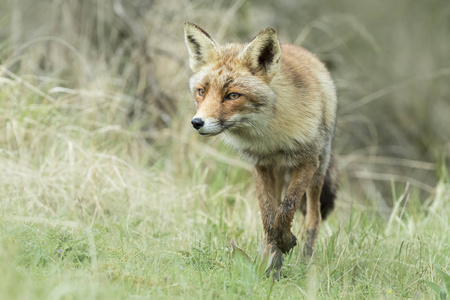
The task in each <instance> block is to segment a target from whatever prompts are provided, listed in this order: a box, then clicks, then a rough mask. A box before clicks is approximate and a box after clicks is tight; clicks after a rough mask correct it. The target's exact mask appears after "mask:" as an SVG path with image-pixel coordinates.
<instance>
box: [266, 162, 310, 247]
mask: <svg viewBox="0 0 450 300" xmlns="http://www.w3.org/2000/svg"><path fill="white" fill-rule="evenodd" d="M316 169H317V164H306V165H303V166H302V167H301V168H297V169H294V170H293V171H292V174H291V180H290V182H289V186H288V189H287V191H286V196H285V197H284V200H283V201H282V202H281V205H280V206H279V207H278V209H277V213H276V215H275V218H274V221H273V227H272V230H271V232H270V236H269V241H270V243H273V244H275V245H276V246H277V248H278V249H280V250H281V251H282V252H283V253H287V252H289V251H290V250H291V249H292V248H293V247H294V246H295V245H297V238H296V237H295V236H294V235H293V234H292V232H291V227H292V221H293V219H294V215H295V212H296V211H297V210H298V209H299V206H300V199H301V198H302V197H303V195H304V194H305V192H306V190H307V189H308V187H309V185H310V183H311V179H312V177H313V176H314V173H315V172H316ZM308 204H309V203H308ZM314 224H315V222H314Z"/></svg>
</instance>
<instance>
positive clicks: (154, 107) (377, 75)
mask: <svg viewBox="0 0 450 300" xmlns="http://www.w3.org/2000/svg"><path fill="white" fill-rule="evenodd" d="M185 21H190V22H194V23H196V24H198V25H200V26H201V27H203V28H204V29H205V30H206V31H208V32H209V33H210V34H211V35H212V36H213V37H214V38H215V39H217V40H218V41H219V42H228V41H239V42H247V41H249V40H250V39H251V38H252V37H253V36H254V35H255V34H256V33H257V32H258V31H259V30H261V29H262V28H264V27H268V26H270V27H273V28H275V29H276V30H277V32H278V34H279V38H280V40H281V42H282V43H293V44H296V45H301V46H303V47H305V48H307V49H309V50H311V51H313V52H314V53H316V54H317V55H318V56H319V57H320V58H321V59H322V60H323V61H324V62H325V63H326V64H327V65H328V67H329V69H330V70H331V73H332V76H333V78H334V80H335V81H336V84H337V88H338V93H339V101H340V107H339V120H338V131H337V134H336V139H335V153H336V154H337V155H338V157H339V161H340V162H339V166H340V169H341V174H342V176H341V182H342V184H341V185H342V186H343V189H342V192H341V198H342V199H343V200H344V201H347V200H348V202H351V201H353V200H354V199H358V200H357V201H362V202H364V201H372V202H373V203H375V205H376V206H377V207H378V208H380V209H381V210H383V209H385V208H386V207H387V206H390V205H391V198H392V194H391V188H392V186H393V184H394V182H395V185H405V184H406V183H409V184H411V186H412V187H413V188H414V189H415V190H417V192H418V193H420V194H421V195H424V196H427V195H429V194H432V193H434V186H435V185H436V182H437V181H438V180H439V178H440V176H441V175H442V172H443V171H445V170H446V169H447V168H448V162H446V159H447V158H448V156H449V154H450V138H449V137H450V118H449V115H450V99H449V98H450V96H449V95H450V84H449V82H450V3H449V2H448V1H446V0H441V1H439V0H433V1H409V0H399V1H388V0H383V1H372V2H370V3H369V2H361V1H359V2H358V1H351V0H339V1H329V2H321V1H312V0H304V1H293V0H291V1H289V0H282V1H259V0H258V1H257V0H247V1H245V0H235V1H224V0H221V1H214V2H213V1H202V0H196V1H187V0H186V1H175V0H164V1H158V0H155V1H152V0H145V1H144V0H133V1H121V0H111V1H106V0H98V1H94V0H83V1H76V0H54V1H33V0H20V1H18V0H17V1H16V0H9V1H1V3H0V63H1V69H0V79H2V81H0V83H1V84H2V85H3V86H5V85H7V84H8V81H9V80H13V81H16V82H19V83H20V88H23V89H25V90H29V91H34V92H35V93H34V95H35V96H34V97H33V98H32V100H27V101H32V102H33V101H34V103H48V104H49V105H50V106H51V107H52V108H56V111H55V110H51V111H48V112H46V111H45V110H44V111H42V107H41V108H40V111H32V109H31V110H27V111H28V112H26V113H29V114H36V115H37V117H36V118H37V119H39V124H41V125H42V124H45V126H47V127H45V128H48V127H51V128H53V130H54V131H53V132H52V134H49V135H47V136H46V135H45V134H43V133H42V132H41V134H42V138H45V139H47V140H48V141H47V142H46V143H43V144H44V145H45V146H44V147H36V149H34V150H33V151H35V152H32V153H31V154H30V159H31V161H33V159H34V160H36V159H38V157H39V154H38V153H41V154H42V153H46V151H49V149H51V144H52V142H54V140H53V138H52V136H53V134H54V133H55V132H58V131H60V130H62V128H66V127H64V126H69V125H73V126H74V127H77V128H78V129H77V130H76V133H74V132H72V133H71V134H72V135H74V134H76V135H77V136H78V137H81V138H84V139H85V145H86V146H87V147H97V146H98V145H99V144H100V145H103V146H101V147H100V148H101V149H108V151H109V152H110V153H113V154H114V155H118V156H119V157H122V158H124V157H126V159H127V161H130V160H131V161H133V162H135V163H136V164H139V165H143V166H146V167H148V168H154V169H155V168H156V169H157V170H160V171H161V172H166V174H171V176H173V177H175V178H176V179H178V180H180V181H182V180H183V178H186V177H188V176H190V174H192V170H193V168H194V167H195V168H198V167H199V168H209V169H210V170H212V172H214V171H215V170H219V169H217V167H216V162H217V161H220V162H221V163H225V164H228V165H230V166H232V167H234V166H238V167H239V168H241V169H242V170H246V169H249V166H247V165H246V164H244V163H242V162H240V160H239V158H238V157H237V156H236V155H235V154H234V153H232V152H230V151H228V150H227V149H226V147H224V146H223V145H222V144H221V143H220V142H219V141H218V140H216V139H204V138H199V137H197V136H196V135H195V132H193V131H192V130H191V128H190V124H189V120H190V118H191V117H192V115H193V112H194V105H193V100H192V99H191V96H190V94H189V91H188V87H187V80H188V77H189V75H190V70H189V68H188V65H187V51H186V49H185V45H184V40H183V23H184V22H185ZM15 97H16V96H14V95H13V94H11V93H9V92H5V93H3V94H2V99H1V100H0V101H1V103H2V107H3V109H4V112H7V111H8V112H11V111H14V110H17V107H18V106H20V105H23V102H22V101H21V100H20V99H15ZM13 98H14V101H10V100H11V99H13ZM7 99H9V100H7ZM27 103H28V104H30V103H29V102H27ZM31 107H32V106H31ZM22 113H23V111H22ZM26 113H25V114H26ZM22 117H23V118H27V117H28V118H29V117H30V116H27V115H24V116H22ZM11 120H12V119H11V118H8V116H7V115H5V114H4V117H3V120H2V121H4V125H2V126H3V127H4V129H5V131H4V132H7V134H4V133H2V135H1V137H0V139H1V143H2V145H7V146H5V147H4V148H5V149H6V148H8V149H9V151H11V153H13V152H14V151H15V150H18V147H19V146H18V145H14V143H13V142H12V139H14V137H13V136H14V134H11V135H10V134H9V133H10V132H13V130H12V129H11V128H10V127H8V126H7V124H10V123H11ZM28 126H29V127H28V128H27V130H28V131H27V132H28V134H29V135H32V136H33V135H34V134H35V133H36V132H35V131H33V130H37V131H38V130H39V129H38V127H36V126H37V125H36V123H34V124H33V123H32V122H31V123H30V124H28ZM33 126H34V127H33ZM8 128H9V129H8ZM8 130H10V131H8ZM11 130H12V131H11ZM93 132H97V133H98V135H96V134H93ZM130 132H132V134H130ZM28 146H29V147H33V144H32V142H30V145H28ZM205 157H206V158H205ZM203 158H205V159H203ZM35 163H36V164H39V163H41V162H38V161H35ZM230 172H231V171H230ZM244 172H245V171H244ZM228 173H229V172H228V171H227V175H229V174H228ZM236 176H242V175H236ZM246 177H248V179H246V181H245V182H246V183H248V184H249V185H251V178H250V176H247V175H246ZM423 199H427V197H423Z"/></svg>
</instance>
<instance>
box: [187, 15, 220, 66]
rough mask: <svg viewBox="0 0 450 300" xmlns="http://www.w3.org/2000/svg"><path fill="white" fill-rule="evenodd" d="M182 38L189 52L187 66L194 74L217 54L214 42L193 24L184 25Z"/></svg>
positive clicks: (217, 48) (216, 46) (216, 45)
mask: <svg viewBox="0 0 450 300" xmlns="http://www.w3.org/2000/svg"><path fill="white" fill-rule="evenodd" d="M184 38H185V41H186V45H187V47H188V50H189V64H190V66H191V69H192V71H194V72H197V71H198V69H199V68H200V67H201V66H203V65H204V64H205V63H207V62H208V61H210V60H211V59H214V58H215V56H216V55H217V54H218V53H219V45H218V44H217V43H216V41H215V40H213V39H212V38H211V37H210V36H209V34H207V33H206V31H204V30H203V29H201V28H200V27H198V26H197V25H195V24H192V23H184Z"/></svg>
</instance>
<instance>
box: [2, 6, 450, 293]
mask: <svg viewBox="0 0 450 300" xmlns="http://www.w3.org/2000/svg"><path fill="white" fill-rule="evenodd" d="M27 1H28V0H23V1H22V2H19V1H10V2H2V3H0V11H1V12H6V13H5V14H4V15H0V24H1V25H2V26H0V36H1V37H2V39H1V40H2V42H0V103H1V105H0V195H1V197H0V274H1V276H0V278H1V279H0V299H126V298H128V299H157V298H163V299H166V298H188V299H189V298H199V299H212V298H217V299H229V298H231V299H242V298H244V299H245V298H255V299H279V298H286V299H290V298H292V299H299V298H300V299H433V298H434V297H435V296H436V295H437V294H436V293H435V291H433V289H432V288H431V287H430V282H432V283H435V284H437V285H439V286H444V281H443V277H442V274H440V272H439V270H438V268H439V267H440V268H442V269H443V270H444V271H446V272H448V271H449V270H450V235H449V234H448V232H449V231H450V220H449V216H450V205H449V203H450V202H449V201H450V178H449V176H448V174H447V170H446V168H447V167H446V162H445V158H446V157H448V154H449V153H450V152H449V151H450V150H449V149H450V148H448V147H449V146H450V144H448V140H446V139H448V134H447V133H448V128H450V127H449V126H447V125H448V124H449V122H448V118H447V116H446V115H445V112H446V111H447V110H446V109H447V108H448V107H449V106H448V105H449V102H448V101H447V100H448V96H446V95H448V93H447V92H448V85H447V84H443V82H444V81H445V80H448V76H449V74H450V73H449V71H448V70H449V68H448V67H450V66H448V62H447V61H444V59H443V58H444V56H445V55H447V54H448V51H447V49H449V45H450V43H448V40H446V39H445V38H436V36H441V37H442V36H445V35H444V33H447V32H448V28H447V27H446V26H445V24H446V22H445V21H443V20H446V19H445V18H443V17H445V16H447V15H448V12H449V11H450V10H449V9H448V5H447V6H446V7H444V8H445V9H444V8H441V7H440V6H439V5H436V4H433V5H431V4H430V5H429V7H428V6H426V5H424V4H414V5H410V6H409V4H408V3H407V2H405V1H399V2H396V3H397V4H395V5H393V7H391V8H390V10H389V11H387V10H386V12H387V13H388V14H389V16H391V17H394V16H395V18H392V19H389V18H387V19H386V20H384V21H383V22H381V23H379V22H378V17H377V16H378V15H377V14H376V13H374V11H375V12H376V11H380V10H382V8H380V6H381V4H377V5H374V6H373V7H372V10H373V11H371V12H370V13H366V12H365V11H366V8H365V7H359V6H355V5H354V3H353V2H352V3H351V1H345V0H342V1H340V2H339V5H338V4H333V5H334V6H333V5H331V6H330V7H329V6H321V5H320V4H314V3H316V2H314V1H309V2H308V1H305V2H304V3H303V4H298V5H300V8H301V9H300V8H298V7H294V6H295V5H297V4H289V3H288V2H286V3H284V2H283V3H284V4H277V5H275V6H274V9H277V10H278V11H279V13H280V14H281V12H282V11H283V14H284V15H285V16H287V17H286V18H285V20H284V21H280V19H279V18H278V19H274V18H273V17H271V16H272V15H273V14H272V10H271V9H272V8H271V6H270V5H269V4H267V3H269V2H266V1H257V2H255V1H235V2H233V4H232V5H229V6H227V5H226V3H225V2H217V4H214V5H211V6H210V7H208V8H206V7H205V5H204V4H205V3H206V2H204V1H194V2H190V1H184V2H183V7H179V6H178V5H176V4H177V3H178V2H174V1H165V2H164V3H163V2H162V1H155V2H151V1H149V2H148V3H153V4H145V3H144V2H145V1H143V2H142V3H141V2H139V1H136V2H132V3H134V4H133V5H135V6H136V7H137V8H141V9H140V10H139V9H138V11H140V12H139V13H140V14H139V13H136V15H133V13H132V12H133V7H132V8H130V7H125V8H124V9H123V10H121V9H120V6H117V5H118V3H120V1H115V4H116V6H115V7H114V9H113V8H112V6H111V5H110V3H109V2H108V1H101V0H99V1H69V0H68V1H61V2H58V3H56V2H53V1H47V2H46V1H42V2H40V3H41V4H40V5H37V6H36V7H35V9H34V10H33V16H31V15H30V10H29V9H26V8H27V7H28V6H27V5H24V6H23V7H22V6H21V5H19V4H18V3H28V4H30V3H31V2H29V1H28V2H27ZM30 1H31V0H30ZM166 2H167V3H166ZM123 3H125V2H123ZM130 3H131V2H130ZM260 3H261V4H260ZM280 3H281V2H280ZM292 3H294V2H292ZM305 3H306V4H305ZM389 3H390V2H389ZM288 4H289V5H288ZM140 5H141V6H140ZM146 5H148V7H147V6H146ZM292 5H293V6H292ZM302 5H303V6H302ZM136 7H135V8H136ZM225 7H226V9H225ZM93 8H95V9H93ZM423 8H427V9H426V10H425V11H424V10H423ZM338 10H342V11H351V10H353V13H354V15H351V14H350V13H349V14H345V15H344V14H338V13H336V11H338ZM143 11H147V14H144V13H143ZM206 11H207V12H208V19H207V20H206V19H203V16H205V12H206ZM255 11H258V14H253V12H255ZM224 12H226V13H225V15H224ZM293 12H300V14H301V16H302V18H301V20H300V21H298V20H297V19H298V18H297V15H290V14H293ZM417 12H420V13H417ZM422 12H424V13H422ZM364 13H366V15H364ZM90 14H93V15H90ZM187 15H189V18H187ZM174 16H177V18H175V17H174ZM415 16H420V18H415ZM219 17H220V18H219ZM222 17H224V18H222ZM225 17H226V18H225ZM263 17H264V18H265V19H264V20H261V18H263ZM435 17H436V18H435ZM227 18H229V19H233V20H236V23H233V22H230V21H223V20H227ZM308 18H309V19H308ZM178 19H182V21H178ZM185 19H186V20H191V21H194V22H197V23H199V24H202V25H203V26H205V27H206V28H208V29H210V28H212V29H213V32H214V33H215V36H217V37H218V39H221V40H225V39H228V38H229V39H238V40H239V39H241V40H244V39H245V40H248V39H249V38H250V37H251V36H252V35H253V34H254V33H256V31H257V30H259V29H260V27H261V28H262V27H264V26H267V25H271V26H274V27H277V29H279V31H280V36H281V37H282V38H283V39H284V40H285V41H286V40H287V41H292V42H294V41H295V42H296V43H302V44H304V45H306V46H308V48H310V49H313V50H315V52H316V53H318V55H319V56H320V57H321V58H322V59H324V60H325V61H327V62H328V64H329V66H330V67H331V68H332V71H333V76H334V78H335V80H336V82H337V85H338V89H339V92H340V100H341V108H340V119H339V120H340V121H339V124H338V136H337V139H336V153H337V154H338V158H339V161H340V167H341V171H342V175H341V189H340V193H339V197H338V201H337V208H336V210H335V211H334V212H333V214H332V215H331V216H330V217H329V219H327V221H326V222H324V223H323V226H322V229H321V232H320V238H319V241H318V245H317V249H316V252H315V254H314V257H313V258H312V260H311V261H303V260H302V259H301V257H300V253H299V252H300V251H299V249H297V248H296V249H294V251H293V252H292V253H291V254H290V255H289V256H288V257H286V260H285V265H284V269H283V274H284V277H283V278H282V279H281V280H280V281H279V282H277V283H274V282H272V281H271V280H267V279H263V278H261V277H260V276H259V275H258V273H257V272H256V270H255V267H254V266H253V265H249V264H246V263H244V262H242V261H240V260H239V259H236V260H233V259H232V258H231V247H230V246H229V243H230V240H231V238H232V237H235V238H236V240H237V242H238V244H239V245H240V246H241V247H242V248H244V249H245V250H246V251H248V253H249V254H250V256H251V257H252V258H254V257H257V256H258V251H259V244H260V242H261V240H262V238H263V233H262V224H261V220H260V215H259V209H258V205H257V200H256V196H255V191H254V187H253V181H252V176H251V171H250V170H251V168H250V167H249V166H248V165H246V164H245V163H243V162H242V161H241V160H240V159H239V158H238V157H237V156H236V155H235V154H233V153H231V152H230V151H229V150H228V149H227V148H226V147H225V146H224V145H222V144H221V143H220V141H219V140H216V139H205V138H202V137H199V136H198V135H196V133H195V132H193V130H192V128H190V125H189V120H190V118H191V117H192V114H193V109H194V108H193V104H192V99H191V97H190V95H189V93H188V91H187V84H186V81H187V78H188V76H189V71H188V68H187V66H186V64H185V61H186V58H187V54H186V51H185V49H184V45H183V37H182V31H181V28H182V27H181V25H180V24H182V22H183V21H184V20H185ZM428 19H429V20H428ZM130 20H131V21H130ZM216 20H219V21H217V22H216ZM411 20H413V21H414V22H413V23H411V22H410V21H411ZM427 20H428V21H429V22H428V21H427ZM430 20H432V21H430ZM44 21H45V22H44ZM297 21H298V22H300V23H298V24H297V23H295V22H297ZM294 23H295V24H296V26H297V27H295V26H293V25H295V24H294ZM422 23H424V24H428V25H429V26H428V27H426V28H422V27H420V26H419V25H420V24H422ZM36 24H44V25H42V26H41V25H39V26H37V25H36ZM111 24H112V25H111ZM410 24H413V28H414V32H415V35H414V36H413V35H411V34H410V31H409V30H410V28H411V27H410V26H409V25H410ZM418 24H419V25H418ZM92 28H95V30H92ZM296 28H297V29H298V30H297V29H296ZM392 28H393V29H392ZM431 31H433V32H435V33H436V35H433V36H432V35H430V34H429V32H431ZM174 32H175V33H174ZM299 32H300V33H299ZM391 32H394V33H395V35H394V37H395V42H392V41H391V38H392V36H391ZM417 35H419V36H420V37H421V38H422V40H420V39H418V40H416V39H414V37H416V36H417ZM225 37H227V38H225ZM423 41H425V42H423ZM393 46H394V47H393ZM428 47H430V49H428ZM181 49H183V50H181ZM410 49H418V50H417V51H416V52H413V51H410ZM391 52H392V53H391ZM419 54H420V55H419ZM444 54H445V55H444ZM408 57H409V58H410V59H407V58H408ZM418 57H420V59H418ZM387 58H390V59H387ZM445 58H447V56H445ZM411 59H412V60H414V61H417V62H418V63H417V64H416V65H415V66H414V67H415V69H414V70H415V71H417V73H419V74H417V75H414V76H410V74H411V73H414V72H413V71H412V66H411V65H410V64H409V61H411ZM363 70H364V72H363ZM367 70H370V72H371V73H370V76H369V74H368V73H367ZM368 78H370V80H368ZM445 97H447V98H445ZM431 104H433V105H432V106H431ZM446 143H447V144H446ZM446 147H447V148H448V149H447V148H446ZM419 160H420V161H419ZM422 160H423V161H422ZM433 160H435V161H438V163H434V162H433ZM303 221H304V220H303V218H302V217H301V216H300V215H298V216H297V219H296V222H295V225H294V233H296V235H297V237H299V239H300V240H301V239H302V234H303V232H302V224H303ZM431 286H433V285H432V284H431Z"/></svg>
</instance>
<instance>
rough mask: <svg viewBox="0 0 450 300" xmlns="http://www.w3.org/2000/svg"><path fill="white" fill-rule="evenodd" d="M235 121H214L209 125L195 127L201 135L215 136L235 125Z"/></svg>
mask: <svg viewBox="0 0 450 300" xmlns="http://www.w3.org/2000/svg"><path fill="white" fill-rule="evenodd" d="M235 123H236V122H223V121H222V122H215V123H213V124H211V125H210V126H205V127H201V128H199V129H197V132H198V134H200V135H202V136H215V135H218V134H221V133H222V132H224V131H227V130H229V129H230V128H232V127H233V126H234V125H235Z"/></svg>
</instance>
